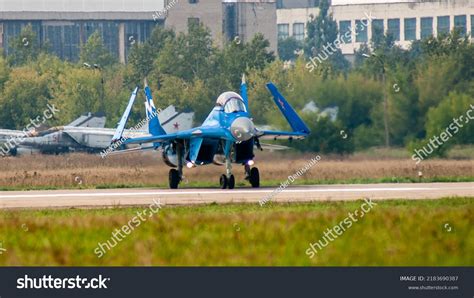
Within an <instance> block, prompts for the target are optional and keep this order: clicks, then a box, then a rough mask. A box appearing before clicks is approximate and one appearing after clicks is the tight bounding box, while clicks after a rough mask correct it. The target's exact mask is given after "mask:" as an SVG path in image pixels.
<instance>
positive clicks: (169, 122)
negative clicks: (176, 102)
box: [0, 106, 194, 155]
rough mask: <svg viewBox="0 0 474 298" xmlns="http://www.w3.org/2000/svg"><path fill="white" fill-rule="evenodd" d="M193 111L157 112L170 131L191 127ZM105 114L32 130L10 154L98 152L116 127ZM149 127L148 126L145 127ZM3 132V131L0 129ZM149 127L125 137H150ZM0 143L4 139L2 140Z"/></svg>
mask: <svg viewBox="0 0 474 298" xmlns="http://www.w3.org/2000/svg"><path fill="white" fill-rule="evenodd" d="M193 118H194V113H192V112H188V113H184V112H178V111H176V109H175V107H174V106H169V107H168V108H166V109H165V110H163V111H162V112H161V113H159V115H158V119H159V121H160V123H161V125H162V126H163V128H164V129H165V131H167V132H168V133H175V132H178V131H181V130H186V129H190V128H191V127H192V124H193ZM104 126H105V117H100V118H98V117H91V115H90V114H89V118H87V116H81V117H80V118H78V119H77V120H75V121H74V122H72V123H70V124H69V125H67V126H59V127H52V128H50V129H47V130H43V131H40V132H33V133H30V135H29V136H28V137H26V138H23V140H22V141H21V142H20V143H19V144H18V145H17V146H15V147H14V148H13V149H12V150H10V154H11V155H24V154H33V153H43V154H60V153H67V152H88V153H99V152H101V151H103V150H105V149H107V148H108V147H109V145H110V143H111V140H112V137H113V135H114V133H115V129H109V128H104ZM146 127H148V126H146ZM20 134H21V135H23V132H22V131H8V132H7V131H5V132H4V136H5V139H7V140H8V137H7V135H12V136H18V135H20ZM0 135H2V131H0ZM148 135H149V132H148V130H147V129H146V130H145V129H144V130H126V131H125V132H124V137H133V138H136V137H144V136H148ZM0 145H1V142H0Z"/></svg>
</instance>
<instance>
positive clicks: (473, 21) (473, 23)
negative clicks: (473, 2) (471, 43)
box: [471, 15, 474, 38]
mask: <svg viewBox="0 0 474 298" xmlns="http://www.w3.org/2000/svg"><path fill="white" fill-rule="evenodd" d="M471 37H472V38H474V15H472V16H471Z"/></svg>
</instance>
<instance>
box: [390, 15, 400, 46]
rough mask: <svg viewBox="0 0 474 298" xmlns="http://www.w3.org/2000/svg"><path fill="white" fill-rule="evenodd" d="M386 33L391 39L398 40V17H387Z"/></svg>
mask: <svg viewBox="0 0 474 298" xmlns="http://www.w3.org/2000/svg"><path fill="white" fill-rule="evenodd" d="M387 25H388V26H387V35H390V36H392V38H393V40H396V41H399V40H400V19H389V20H388V22H387Z"/></svg>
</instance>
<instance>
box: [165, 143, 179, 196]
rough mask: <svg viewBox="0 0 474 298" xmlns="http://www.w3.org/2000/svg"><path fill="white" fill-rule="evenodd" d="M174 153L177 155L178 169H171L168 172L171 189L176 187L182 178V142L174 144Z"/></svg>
mask: <svg viewBox="0 0 474 298" xmlns="http://www.w3.org/2000/svg"><path fill="white" fill-rule="evenodd" d="M176 154H177V155H178V169H171V170H170V171H169V174H168V180H169V185H170V188H171V189H177V188H178V186H179V183H180V182H181V181H182V180H183V144H181V143H177V144H176Z"/></svg>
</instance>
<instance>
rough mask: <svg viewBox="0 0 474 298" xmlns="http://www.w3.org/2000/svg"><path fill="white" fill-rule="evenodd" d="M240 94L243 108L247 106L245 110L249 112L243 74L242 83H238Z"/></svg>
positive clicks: (245, 82)
mask: <svg viewBox="0 0 474 298" xmlns="http://www.w3.org/2000/svg"><path fill="white" fill-rule="evenodd" d="M240 96H242V99H243V100H244V104H245V108H247V112H248V113H249V114H250V110H249V97H248V94H247V81H246V80H245V74H243V75H242V84H241V85H240Z"/></svg>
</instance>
